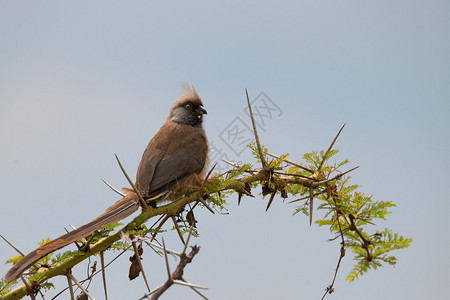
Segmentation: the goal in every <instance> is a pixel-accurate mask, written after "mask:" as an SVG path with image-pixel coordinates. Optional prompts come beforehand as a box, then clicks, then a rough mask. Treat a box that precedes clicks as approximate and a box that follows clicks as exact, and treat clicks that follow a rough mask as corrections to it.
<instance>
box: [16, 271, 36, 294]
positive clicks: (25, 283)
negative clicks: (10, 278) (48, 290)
mask: <svg viewBox="0 0 450 300" xmlns="http://www.w3.org/2000/svg"><path fill="white" fill-rule="evenodd" d="M20 279H21V280H22V282H23V284H24V285H25V287H26V289H27V291H28V295H30V298H31V300H36V297H34V294H33V291H32V290H31V287H30V285H29V284H28V282H27V281H26V279H25V277H23V275H20Z"/></svg>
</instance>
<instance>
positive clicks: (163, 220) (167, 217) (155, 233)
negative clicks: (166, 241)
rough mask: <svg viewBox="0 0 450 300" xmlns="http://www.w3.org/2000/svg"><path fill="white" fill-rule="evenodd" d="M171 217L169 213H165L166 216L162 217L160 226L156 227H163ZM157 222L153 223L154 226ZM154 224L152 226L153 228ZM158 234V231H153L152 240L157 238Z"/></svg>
mask: <svg viewBox="0 0 450 300" xmlns="http://www.w3.org/2000/svg"><path fill="white" fill-rule="evenodd" d="M169 218H170V217H169V216H168V215H165V216H164V218H163V219H162V221H161V222H160V223H159V225H158V227H156V228H161V227H162V226H163V225H164V223H166V221H167V220H169ZM155 224H156V223H155ZM155 224H153V226H155ZM153 226H152V227H151V228H153ZM157 234H158V232H154V233H152V238H151V240H150V242H151V241H153V240H154V239H155V237H156V235H157Z"/></svg>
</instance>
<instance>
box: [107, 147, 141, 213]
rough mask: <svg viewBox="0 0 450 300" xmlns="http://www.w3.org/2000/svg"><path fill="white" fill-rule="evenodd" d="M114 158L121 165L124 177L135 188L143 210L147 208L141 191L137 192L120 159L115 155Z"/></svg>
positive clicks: (135, 189)
mask: <svg viewBox="0 0 450 300" xmlns="http://www.w3.org/2000/svg"><path fill="white" fill-rule="evenodd" d="M114 156H115V157H116V160H117V162H118V163H119V167H120V169H121V170H122V173H123V175H125V177H126V179H127V180H128V183H129V184H130V185H131V187H132V188H133V190H134V191H135V192H136V194H137V195H138V197H139V202H140V203H141V206H142V208H143V209H146V208H147V202H145V200H144V198H143V197H142V195H141V193H139V191H138V190H137V188H136V186H135V185H134V183H133V181H132V180H131V179H130V177H128V174H127V172H125V169H124V168H123V167H122V164H121V163H120V160H119V157H117V154H114Z"/></svg>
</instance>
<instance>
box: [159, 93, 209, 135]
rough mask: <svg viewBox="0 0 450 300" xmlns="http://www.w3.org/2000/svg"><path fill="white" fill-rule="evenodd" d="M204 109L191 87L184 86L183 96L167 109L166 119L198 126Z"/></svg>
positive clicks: (204, 111)
mask: <svg viewBox="0 0 450 300" xmlns="http://www.w3.org/2000/svg"><path fill="white" fill-rule="evenodd" d="M205 114H206V110H205V109H204V108H203V103H202V100H201V99H200V97H199V96H198V94H197V92H196V91H195V89H194V88H193V87H188V88H185V91H184V94H183V96H182V97H181V98H180V99H178V100H177V101H176V102H175V103H174V105H173V106H172V108H171V109H170V111H169V115H168V117H167V119H168V120H172V121H174V122H177V123H182V124H187V125H192V126H200V125H201V124H202V120H203V115H205Z"/></svg>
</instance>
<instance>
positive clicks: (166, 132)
mask: <svg viewBox="0 0 450 300" xmlns="http://www.w3.org/2000/svg"><path fill="white" fill-rule="evenodd" d="M204 114H206V110H205V109H204V108H203V104H202V101H201V99H200V97H199V96H198V94H197V92H196V91H195V89H194V88H193V87H187V88H185V91H184V94H183V95H182V97H181V98H180V99H178V100H177V101H176V102H175V103H174V104H173V106H172V108H171V109H170V110H169V114H168V117H167V120H166V122H165V123H164V124H163V126H162V127H161V128H160V129H159V131H158V132H157V133H156V135H155V136H154V137H153V138H152V140H151V141H150V143H149V144H148V146H147V148H146V149H145V151H144V154H143V155H142V159H141V162H140V164H139V167H138V170H137V175H136V185H135V186H136V189H137V190H138V191H139V193H140V194H141V195H142V196H143V198H144V200H145V201H146V202H147V203H148V204H151V205H155V204H157V203H159V202H162V201H173V200H176V199H178V198H179V197H181V196H183V195H185V194H187V193H190V192H193V191H194V190H196V189H198V188H199V187H200V186H201V185H202V182H203V180H204V176H205V169H206V166H207V160H208V140H207V138H206V133H205V131H204V129H203V127H202V121H203V115H204ZM124 190H125V191H126V193H127V194H126V195H125V197H123V198H122V199H120V200H119V201H117V202H116V203H114V204H113V205H112V206H110V207H109V208H107V209H106V211H105V213H103V214H102V215H100V216H98V217H97V218H96V219H94V220H93V221H91V222H89V223H87V224H85V225H83V226H81V227H79V228H77V229H75V230H73V231H71V232H68V233H66V234H64V235H62V236H60V237H59V238H57V239H55V240H53V241H51V242H50V243H48V244H45V245H44V246H41V247H39V248H37V249H35V250H34V251H32V252H31V253H29V254H27V255H26V256H24V257H23V258H22V259H21V260H20V261H18V262H17V263H16V264H15V265H14V266H13V267H12V268H11V269H10V270H9V271H8V272H7V273H6V276H5V278H6V280H7V281H8V282H10V281H12V280H15V279H17V278H19V277H20V275H21V274H22V273H23V272H24V271H25V270H27V269H28V268H30V267H31V266H32V265H33V264H34V263H35V262H36V261H38V260H39V259H41V258H42V257H44V256H46V255H47V254H49V253H51V252H53V251H56V250H58V249H60V248H62V247H64V246H67V245H69V244H70V243H73V242H75V241H77V240H79V239H81V238H84V237H86V236H88V235H90V234H91V233H93V232H94V231H96V230H98V229H100V228H101V226H103V225H106V224H111V223H116V222H118V221H119V220H121V219H124V218H126V217H128V216H130V215H131V214H132V213H134V212H135V211H136V210H138V208H139V198H138V196H137V194H136V193H135V192H134V191H133V190H132V189H124Z"/></svg>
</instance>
